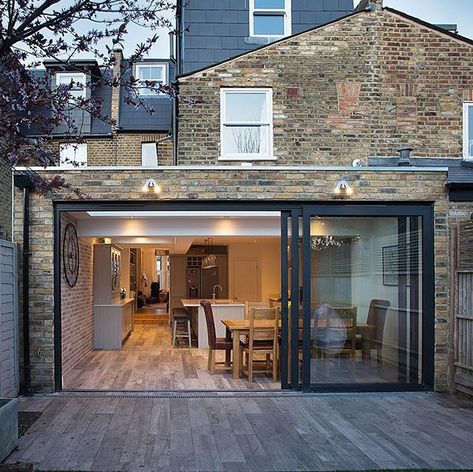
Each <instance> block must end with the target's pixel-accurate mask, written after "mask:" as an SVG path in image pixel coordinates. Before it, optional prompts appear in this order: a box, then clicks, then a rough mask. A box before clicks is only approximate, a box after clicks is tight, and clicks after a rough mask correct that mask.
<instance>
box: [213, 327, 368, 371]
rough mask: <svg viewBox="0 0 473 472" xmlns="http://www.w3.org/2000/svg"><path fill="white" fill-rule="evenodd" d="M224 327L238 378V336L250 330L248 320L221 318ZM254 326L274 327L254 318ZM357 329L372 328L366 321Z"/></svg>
mask: <svg viewBox="0 0 473 472" xmlns="http://www.w3.org/2000/svg"><path fill="white" fill-rule="evenodd" d="M222 323H223V324H224V326H225V328H226V338H227V340H228V341H230V339H231V338H233V365H232V367H233V368H232V375H233V378H234V379H239V378H240V338H241V336H244V335H248V334H249V332H250V320H222ZM253 323H254V327H255V329H257V330H258V331H262V330H266V329H267V330H268V331H271V330H273V329H274V320H254V322H253ZM302 323H303V321H302V320H300V321H299V329H300V328H302ZM318 326H319V328H323V321H322V322H321V320H319V323H318ZM279 328H281V321H279ZM356 328H357V331H358V330H366V329H368V330H369V329H370V328H373V327H372V326H370V325H368V324H367V323H357V325H356Z"/></svg>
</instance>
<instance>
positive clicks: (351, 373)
mask: <svg viewBox="0 0 473 472" xmlns="http://www.w3.org/2000/svg"><path fill="white" fill-rule="evenodd" d="M421 227H422V225H421V218H420V217H386V218H384V217H350V218H348V217H333V218H328V217H320V218H319V217H317V216H314V217H312V218H311V222H310V247H311V257H310V263H311V268H310V284H311V285H310V287H311V300H310V305H311V307H310V309H311V330H310V331H311V368H310V377H311V383H312V384H318V383H334V384H337V383H338V384H363V383H373V384H374V383H376V384H377V383H398V384H407V383H410V384H419V383H421V382H422V372H421V355H420V353H421V352H422V349H421V348H420V346H421V345H422V339H421V332H422V329H421V327H422V297H421V295H422V277H421V275H422V274H421V267H422V265H421V263H420V261H421V260H422V234H421V231H420V228H421Z"/></svg>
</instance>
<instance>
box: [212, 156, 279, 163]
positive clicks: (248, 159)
mask: <svg viewBox="0 0 473 472" xmlns="http://www.w3.org/2000/svg"><path fill="white" fill-rule="evenodd" d="M217 160H219V161H242V162H253V161H277V160H278V158H277V157H276V156H249V157H246V156H238V155H231V156H219V157H218V159H217Z"/></svg>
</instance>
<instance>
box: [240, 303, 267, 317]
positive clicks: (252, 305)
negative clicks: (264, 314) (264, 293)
mask: <svg viewBox="0 0 473 472" xmlns="http://www.w3.org/2000/svg"><path fill="white" fill-rule="evenodd" d="M251 308H270V306H269V302H245V320H248V319H250V309H251Z"/></svg>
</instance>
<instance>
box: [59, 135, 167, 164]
mask: <svg viewBox="0 0 473 472" xmlns="http://www.w3.org/2000/svg"><path fill="white" fill-rule="evenodd" d="M166 136H167V134H166V133H114V134H113V136H112V137H110V138H87V137H85V139H84V142H86V143H87V165H88V166H141V143H150V142H154V141H158V140H162V139H163V138H165V137H166ZM59 145H60V141H59V140H58V141H54V142H53V143H51V147H52V149H53V150H54V151H55V152H57V153H59ZM158 165H160V166H168V165H172V139H166V140H164V141H161V142H159V144H158Z"/></svg>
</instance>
